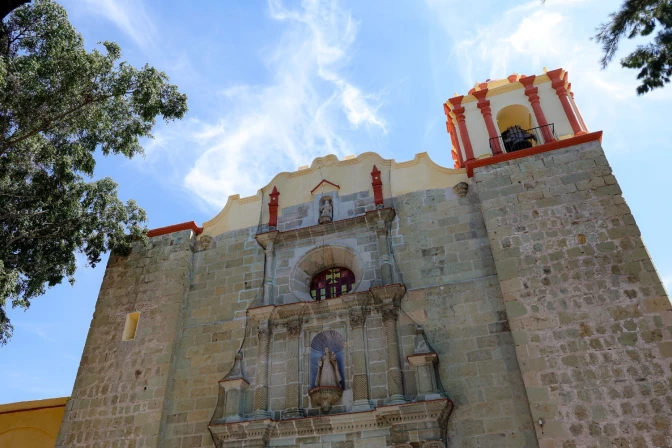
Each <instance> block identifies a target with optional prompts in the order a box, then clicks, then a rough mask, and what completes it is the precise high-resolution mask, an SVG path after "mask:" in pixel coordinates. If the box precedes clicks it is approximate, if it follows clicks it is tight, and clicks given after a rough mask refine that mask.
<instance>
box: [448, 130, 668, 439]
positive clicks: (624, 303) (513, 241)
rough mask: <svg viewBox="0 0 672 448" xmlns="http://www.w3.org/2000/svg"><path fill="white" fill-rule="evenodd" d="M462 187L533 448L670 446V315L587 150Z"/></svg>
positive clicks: (557, 154) (481, 172)
mask: <svg viewBox="0 0 672 448" xmlns="http://www.w3.org/2000/svg"><path fill="white" fill-rule="evenodd" d="M522 172H525V175H526V177H525V180H516V179H518V178H519V174H520V173H522ZM495 179H510V180H511V182H512V183H513V185H514V186H515V185H518V188H517V189H514V188H512V187H511V186H508V184H507V183H506V182H501V183H500V184H497V183H495V182H494V180H495ZM474 180H475V190H476V192H477V194H478V196H479V197H480V198H481V199H482V201H481V207H482V210H483V216H484V217H485V226H486V228H487V234H488V237H489V239H490V244H491V246H492V254H493V257H494V260H495V264H496V266H497V275H498V277H499V280H500V284H501V289H502V292H503V294H504V301H505V303H506V310H507V313H508V318H509V324H510V327H511V330H513V333H514V335H515V336H514V340H515V341H516V352H517V355H518V359H519V361H520V367H521V370H522V374H523V380H524V383H525V387H526V389H527V396H528V399H529V401H530V409H531V412H532V416H533V419H534V421H535V422H537V421H538V420H539V419H543V421H544V425H543V429H542V427H540V426H539V425H538V424H537V425H535V427H536V430H537V437H538V438H539V441H540V443H541V446H544V447H545V446H553V447H560V446H562V447H566V446H581V447H603V446H624V447H625V446H672V433H671V432H670V429H669V425H668V421H669V418H670V415H671V414H672V412H671V411H672V408H671V407H670V405H671V404H672V393H671V390H670V386H669V380H670V378H672V376H671V375H670V363H669V362H667V360H666V359H665V358H667V357H669V356H670V351H669V349H668V347H669V346H670V342H672V334H671V333H670V327H669V324H668V323H669V322H670V321H671V319H672V315H670V308H672V307H671V306H670V302H669V299H668V298H667V297H666V295H665V291H664V289H663V287H662V285H661V282H660V279H659V278H658V275H657V273H656V272H655V270H654V268H653V264H652V263H651V261H650V259H649V256H648V253H647V252H646V249H645V247H644V244H643V242H642V240H641V238H640V232H639V229H638V228H637V225H636V224H635V221H634V219H633V218H632V215H631V214H630V209H629V208H628V206H627V205H626V204H625V201H624V199H623V197H622V196H621V191H620V188H618V185H617V184H616V180H615V179H614V177H613V175H611V169H610V168H609V166H608V164H607V162H606V159H605V157H604V153H603V151H602V149H601V148H600V146H599V144H598V143H589V144H583V145H580V146H574V147H570V148H566V149H562V150H558V151H554V152H550V153H543V154H539V155H535V156H531V157H526V158H524V159H518V160H512V161H510V162H505V163H500V164H497V165H491V166H487V167H482V168H478V169H476V170H475V174H474ZM539 192H542V193H543V195H541V196H539V195H537V193H539ZM653 390H655V391H656V392H653ZM458 408H459V407H458ZM634 409H636V411H634ZM635 415H636V417H635ZM656 421H659V422H660V423H659V424H658V425H656ZM644 422H646V423H644Z"/></svg>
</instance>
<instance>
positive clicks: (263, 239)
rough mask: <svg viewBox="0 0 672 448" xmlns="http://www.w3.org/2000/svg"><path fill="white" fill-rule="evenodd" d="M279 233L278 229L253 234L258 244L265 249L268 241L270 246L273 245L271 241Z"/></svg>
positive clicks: (273, 240)
mask: <svg viewBox="0 0 672 448" xmlns="http://www.w3.org/2000/svg"><path fill="white" fill-rule="evenodd" d="M279 234H280V232H279V231H277V230H273V231H271V232H265V233H257V235H255V238H256V240H257V242H258V243H259V245H260V246H261V247H263V248H264V249H266V247H268V245H269V243H271V247H272V246H273V243H274V242H275V240H276V239H277V238H278V235H279Z"/></svg>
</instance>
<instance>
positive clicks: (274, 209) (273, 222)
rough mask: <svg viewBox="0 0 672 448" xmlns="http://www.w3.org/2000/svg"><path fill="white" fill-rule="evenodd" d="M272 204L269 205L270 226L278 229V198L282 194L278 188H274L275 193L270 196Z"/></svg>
mask: <svg viewBox="0 0 672 448" xmlns="http://www.w3.org/2000/svg"><path fill="white" fill-rule="evenodd" d="M269 196H270V197H271V202H269V203H268V214H269V217H268V226H269V227H277V225H278V196H280V192H279V191H278V188H277V187H273V191H272V192H271V193H270V194H269Z"/></svg>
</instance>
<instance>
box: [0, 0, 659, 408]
mask: <svg viewBox="0 0 672 448" xmlns="http://www.w3.org/2000/svg"><path fill="white" fill-rule="evenodd" d="M61 4H63V5H64V6H65V8H66V9H67V11H68V14H69V16H70V20H71V21H72V22H73V24H74V25H75V27H76V28H77V29H78V30H79V31H80V32H81V33H82V34H83V36H84V38H85V41H86V44H87V46H88V47H90V48H93V47H94V46H95V45H96V42H100V41H104V40H111V41H115V42H117V43H119V44H120V45H121V47H122V49H123V51H124V58H125V59H126V60H128V61H129V62H130V63H132V64H134V65H136V66H139V65H143V64H145V63H149V64H150V65H152V66H154V67H157V68H158V69H160V70H163V71H165V72H166V73H167V74H168V75H169V76H170V78H171V81H172V82H174V83H175V84H177V85H179V87H180V89H181V91H183V92H185V93H187V94H188V96H189V113H188V115H187V116H186V117H185V118H184V120H182V121H180V122H173V123H169V124H168V125H165V124H163V123H159V124H158V125H157V127H156V129H155V137H156V138H155V139H154V140H150V141H147V142H145V149H146V156H145V157H144V158H136V159H134V160H127V159H123V158H102V157H101V158H99V159H98V166H97V171H96V176H101V177H102V176H111V177H113V178H114V179H115V180H116V181H117V182H118V183H119V185H120V186H119V190H120V196H121V197H122V198H124V199H126V198H134V199H136V200H137V201H138V202H139V203H140V205H141V206H143V207H144V208H145V209H146V210H147V213H148V215H149V218H150V222H149V227H150V228H154V227H161V226H164V225H169V224H174V223H178V222H183V221H189V220H194V221H196V222H197V223H199V224H200V223H202V222H203V221H206V220H208V219H210V218H212V217H213V216H214V215H215V214H216V213H217V212H218V211H219V210H220V209H221V207H222V206H223V205H224V203H225V202H226V199H227V197H228V195H230V194H235V193H239V194H241V195H242V196H246V195H251V194H254V193H255V192H256V190H257V189H258V188H259V187H261V186H263V185H265V184H266V183H267V182H268V181H269V180H270V179H271V178H272V177H273V175H274V174H275V173H277V172H279V171H291V170H294V169H296V168H297V167H298V166H299V165H305V164H309V163H310V162H311V161H312V159H314V158H315V157H317V156H322V155H325V154H328V153H332V154H336V155H338V156H339V158H342V157H344V156H346V155H349V154H360V153H362V152H366V151H376V152H379V153H380V154H382V155H383V156H385V157H391V158H395V159H396V160H397V161H403V160H409V159H411V158H412V157H413V155H414V154H415V153H418V152H423V151H427V152H429V154H430V156H431V157H432V158H433V159H434V160H435V161H436V162H438V163H440V164H443V165H445V166H451V165H452V161H451V160H450V148H449V141H450V140H449V137H448V135H447V134H446V131H445V124H444V122H445V118H444V115H443V110H442V104H443V101H445V100H446V99H448V98H449V97H451V96H452V95H453V92H459V93H466V91H467V90H468V89H469V88H470V87H472V86H473V84H474V83H475V82H477V81H480V82H482V81H484V80H485V79H487V78H492V79H495V78H502V77H505V76H507V75H509V74H511V73H513V72H517V73H523V74H535V73H536V74H538V73H541V71H542V68H543V67H548V68H549V69H553V68H557V67H563V68H565V69H567V70H569V73H570V81H571V82H572V89H573V91H574V92H575V99H576V102H577V104H578V106H579V108H580V109H581V112H582V115H583V117H584V119H585V121H586V123H587V125H588V127H589V129H590V130H603V131H604V139H603V146H604V149H605V151H606V152H607V156H608V158H609V161H610V163H611V165H612V167H613V169H614V171H615V173H616V176H617V178H618V180H619V182H620V184H621V188H622V189H623V194H624V196H625V198H626V200H627V201H628V203H629V205H630V207H631V208H632V211H633V214H634V215H635V217H636V219H637V222H638V224H639V226H640V229H641V230H642V233H643V236H644V240H645V242H646V243H647V246H648V248H649V252H650V253H651V255H652V257H653V260H654V263H655V264H656V266H657V268H658V271H659V273H660V275H661V276H662V277H663V279H664V281H665V283H666V286H667V288H668V290H669V288H670V286H672V255H670V251H671V249H672V244H670V241H669V238H668V233H669V227H670V220H671V218H672V212H671V211H670V206H669V204H670V200H669V198H668V191H670V190H671V189H672V181H671V180H670V179H671V178H672V176H671V175H670V174H669V172H670V169H669V167H670V166H672V145H671V144H670V139H671V138H672V133H670V132H668V129H669V128H668V126H669V117H670V116H671V115H672V114H671V113H670V112H671V110H670V109H671V105H672V103H671V101H670V100H671V99H672V86H670V87H667V89H665V90H661V91H658V92H654V93H652V94H649V95H647V96H644V97H637V96H636V95H635V87H636V85H637V83H636V80H635V73H634V72H633V71H629V70H624V69H622V68H620V66H619V65H618V63H615V64H613V65H612V66H610V67H609V68H608V69H607V70H604V71H601V70H600V68H599V65H598V61H599V58H600V49H599V47H598V46H597V44H596V43H595V42H593V41H591V40H590V37H591V36H592V35H593V34H594V30H595V28H596V27H597V26H598V25H599V23H600V22H602V21H604V20H605V19H606V17H607V15H608V14H609V13H610V12H612V11H613V8H615V7H616V3H615V2H613V1H606V0H605V1H598V0H565V1H552V0H548V1H546V2H545V3H543V4H542V3H541V2H540V1H536V0H533V1H530V2H507V1H500V0H497V1H494V0H486V1H483V0H480V1H478V2H463V1H457V0H450V1H444V0H404V1H401V0H398V1H389V0H367V1H348V0H341V1H328V0H327V1H319V0H304V1H302V2H301V1H280V0H269V1H267V2H266V1H261V0H258V1H243V0H238V1H234V0H227V1H219V0H203V1H199V2H185V1H184V0H62V1H61ZM196 4H198V7H196V6H195V5H196ZM632 45H633V43H627V44H626V45H623V50H624V51H625V50H627V49H628V48H631V47H632ZM622 53H623V52H621V54H622ZM105 263H106V259H105V260H104V261H103V263H101V265H99V266H98V267H96V268H95V269H91V268H86V267H82V268H81V269H80V270H79V271H78V273H77V275H76V278H77V283H76V284H75V285H74V286H70V285H60V286H58V287H55V288H53V289H51V290H49V292H48V293H47V294H46V295H45V296H44V297H41V298H39V299H36V300H35V301H34V302H33V305H32V306H31V308H30V310H29V311H28V312H26V313H24V312H22V311H19V310H10V313H9V314H10V317H11V319H12V322H13V324H14V327H15V334H14V337H13V339H12V341H11V342H10V343H9V344H8V345H7V346H6V347H3V348H0V359H1V360H2V365H3V367H4V368H3V369H1V370H0V384H2V385H3V387H1V388H0V403H3V402H12V401H21V400H32V399H40V398H48V397H55V396H68V395H69V394H70V393H71V391H72V385H73V382H74V378H75V375H76V372H77V367H78V365H79V359H80V356H81V353H82V348H83V346H84V342H85V339H86V335H87V331H88V327H89V323H90V321H91V316H92V314H93V310H94V306H95V301H96V297H97V294H98V289H99V287H100V283H101V280H102V277H103V274H104V269H105Z"/></svg>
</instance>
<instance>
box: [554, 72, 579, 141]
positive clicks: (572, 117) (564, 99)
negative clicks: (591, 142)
mask: <svg viewBox="0 0 672 448" xmlns="http://www.w3.org/2000/svg"><path fill="white" fill-rule="evenodd" d="M546 74H547V75H548V77H549V78H551V86H553V88H554V89H555V93H556V94H557V95H558V98H560V103H561V104H562V108H563V109H564V110H565V115H567V119H568V120H569V124H570V126H571V127H572V131H573V132H574V135H582V134H585V133H586V132H585V131H583V130H581V125H580V124H579V120H578V119H577V118H576V114H575V113H574V108H573V107H572V104H571V103H570V101H569V95H568V93H567V87H566V86H565V85H566V82H567V73H565V75H564V77H562V78H561V77H560V75H561V74H562V69H561V68H558V69H555V70H551V71H549V72H547V73H546Z"/></svg>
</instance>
